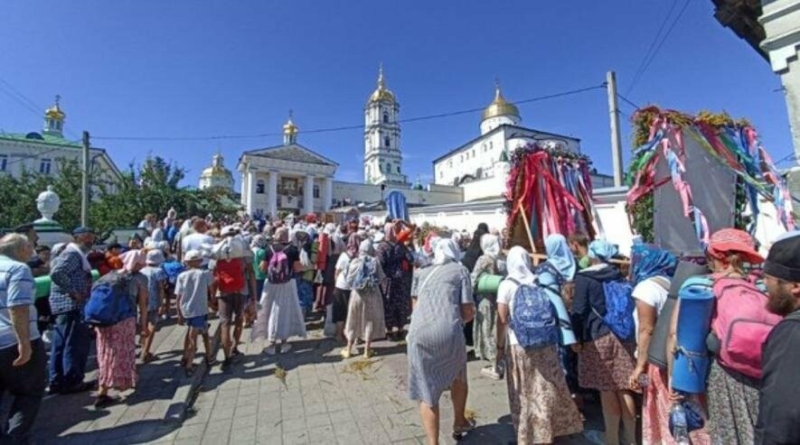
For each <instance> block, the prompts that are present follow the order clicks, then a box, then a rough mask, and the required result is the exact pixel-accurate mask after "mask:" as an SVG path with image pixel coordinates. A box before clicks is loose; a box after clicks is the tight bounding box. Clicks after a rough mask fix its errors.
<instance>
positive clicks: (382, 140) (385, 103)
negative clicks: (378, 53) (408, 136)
mask: <svg viewBox="0 0 800 445" xmlns="http://www.w3.org/2000/svg"><path fill="white" fill-rule="evenodd" d="M399 113H400V104H399V103H397V100H396V99H395V96H394V94H393V93H392V92H391V91H389V89H387V88H386V80H385V79H384V77H383V67H381V68H380V69H379V70H378V88H376V89H375V91H374V92H373V93H372V95H370V97H369V100H368V101H367V105H366V106H365V107H364V182H365V183H367V184H394V185H406V184H407V183H408V180H407V177H406V175H405V173H404V171H403V155H402V152H401V150H400V124H399V122H398V115H399Z"/></svg>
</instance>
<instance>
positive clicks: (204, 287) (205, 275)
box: [175, 250, 215, 377]
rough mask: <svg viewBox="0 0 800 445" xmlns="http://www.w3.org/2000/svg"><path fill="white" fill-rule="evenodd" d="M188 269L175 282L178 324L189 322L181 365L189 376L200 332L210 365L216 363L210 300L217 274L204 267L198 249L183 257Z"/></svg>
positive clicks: (192, 369)
mask: <svg viewBox="0 0 800 445" xmlns="http://www.w3.org/2000/svg"><path fill="white" fill-rule="evenodd" d="M183 260H184V262H185V263H186V267H188V270H186V271H184V272H181V274H180V275H179V276H178V281H177V282H176V284H175V298H176V306H177V307H178V324H181V325H183V324H184V323H186V324H187V325H188V326H189V331H188V333H187V337H186V340H185V342H184V353H183V360H182V362H181V363H182V365H183V366H184V367H185V368H186V376H187V377H191V375H192V374H193V373H194V355H195V353H196V352H197V336H198V335H201V336H202V337H203V346H204V347H205V351H206V363H208V366H213V365H214V364H215V360H214V357H213V356H212V355H211V339H210V338H209V336H208V322H207V320H208V300H209V298H210V297H211V295H214V293H215V292H214V291H215V289H213V288H214V275H213V274H212V273H211V272H210V271H208V270H205V269H202V268H201V265H202V264H203V256H202V255H201V254H200V251H198V250H190V251H188V252H186V255H184V257H183Z"/></svg>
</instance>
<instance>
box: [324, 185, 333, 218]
mask: <svg viewBox="0 0 800 445" xmlns="http://www.w3.org/2000/svg"><path fill="white" fill-rule="evenodd" d="M332 201H333V178H331V177H326V178H325V182H324V185H323V188H322V210H323V211H325V212H327V211H328V210H330V209H331V202H332Z"/></svg>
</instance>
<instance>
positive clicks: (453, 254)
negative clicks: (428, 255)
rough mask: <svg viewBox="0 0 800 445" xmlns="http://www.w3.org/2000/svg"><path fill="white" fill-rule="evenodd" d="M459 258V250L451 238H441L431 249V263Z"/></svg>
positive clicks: (441, 262) (457, 259)
mask: <svg viewBox="0 0 800 445" xmlns="http://www.w3.org/2000/svg"><path fill="white" fill-rule="evenodd" d="M460 258H461V252H460V251H459V250H458V246H457V245H456V242H455V241H453V240H452V239H442V240H440V241H439V242H438V243H436V247H435V248H434V250H433V264H437V265H440V264H446V263H449V262H451V261H459V259H460Z"/></svg>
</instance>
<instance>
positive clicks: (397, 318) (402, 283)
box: [383, 278, 411, 329]
mask: <svg viewBox="0 0 800 445" xmlns="http://www.w3.org/2000/svg"><path fill="white" fill-rule="evenodd" d="M388 283H389V284H388V286H387V288H386V296H385V297H384V300H383V309H384V317H385V322H386V327H387V328H388V329H393V328H398V329H403V328H404V327H405V325H406V323H407V322H408V317H409V315H411V285H410V283H409V280H407V279H404V278H398V279H390V280H388Z"/></svg>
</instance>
